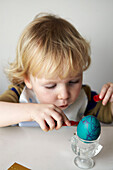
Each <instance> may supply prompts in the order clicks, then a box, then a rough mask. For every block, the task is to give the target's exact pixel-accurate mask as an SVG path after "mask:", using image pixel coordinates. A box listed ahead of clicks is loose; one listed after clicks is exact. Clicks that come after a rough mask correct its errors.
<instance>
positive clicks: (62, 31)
mask: <svg viewBox="0 0 113 170" xmlns="http://www.w3.org/2000/svg"><path fill="white" fill-rule="evenodd" d="M90 61H91V59H90V45H89V43H88V42H87V41H86V40H85V39H84V38H83V37H82V36H81V35H80V34H79V32H78V31H77V30H76V29H75V27H74V26H73V25H72V24H71V23H69V22H68V21H66V20H65V19H63V18H60V17H58V16H55V15H51V14H46V15H41V16H40V15H38V16H36V17H35V19H34V20H33V21H32V22H30V23H29V24H28V26H27V27H26V28H25V29H24V31H23V33H22V34H21V36H20V39H19V41H18V44H17V50H16V59H15V61H14V62H13V63H11V64H10V68H9V69H8V72H7V73H8V77H9V80H10V81H11V82H12V83H14V84H15V83H16V84H18V83H22V82H24V78H25V76H29V75H30V74H32V75H33V76H34V77H35V76H36V77H38V78H41V77H45V78H47V79H48V78H53V77H54V78H55V77H60V78H61V79H63V78H66V77H68V76H75V75H76V74H77V73H78V72H80V71H84V70H86V69H87V68H88V67H89V65H90Z"/></svg>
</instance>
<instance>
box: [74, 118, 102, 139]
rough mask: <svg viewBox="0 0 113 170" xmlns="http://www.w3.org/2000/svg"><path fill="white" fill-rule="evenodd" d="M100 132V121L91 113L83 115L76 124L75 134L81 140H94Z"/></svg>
mask: <svg viewBox="0 0 113 170" xmlns="http://www.w3.org/2000/svg"><path fill="white" fill-rule="evenodd" d="M100 132H101V126H100V122H99V121H98V119H97V118H96V117H94V116H92V115H89V116H85V117H83V118H82V119H81V120H80V122H79V124H78V126H77V135H78V137H79V138H81V139H83V140H87V141H92V140H96V139H97V138H98V137H99V135H100Z"/></svg>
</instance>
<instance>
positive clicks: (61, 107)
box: [59, 104, 68, 109]
mask: <svg viewBox="0 0 113 170" xmlns="http://www.w3.org/2000/svg"><path fill="white" fill-rule="evenodd" d="M67 107H68V104H66V105H61V106H59V108H60V109H66V108H67Z"/></svg>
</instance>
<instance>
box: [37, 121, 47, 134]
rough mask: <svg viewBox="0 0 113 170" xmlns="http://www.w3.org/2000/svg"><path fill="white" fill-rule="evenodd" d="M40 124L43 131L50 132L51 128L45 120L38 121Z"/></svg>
mask: <svg viewBox="0 0 113 170" xmlns="http://www.w3.org/2000/svg"><path fill="white" fill-rule="evenodd" d="M38 123H39V125H40V127H41V129H42V130H43V131H45V132H48V131H49V126H48V125H47V123H46V121H45V120H41V121H38Z"/></svg>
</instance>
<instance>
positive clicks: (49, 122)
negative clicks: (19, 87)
mask: <svg viewBox="0 0 113 170" xmlns="http://www.w3.org/2000/svg"><path fill="white" fill-rule="evenodd" d="M23 121H36V122H37V123H39V125H40V127H41V128H42V130H44V131H48V130H53V129H54V128H56V129H59V128H61V126H62V124H63V122H64V123H65V124H66V125H68V126H70V125H71V124H70V122H69V120H68V118H67V117H66V116H65V114H64V113H63V111H62V110H60V109H59V108H58V107H56V106H55V105H52V104H34V103H9V102H0V127H4V126H9V125H13V124H17V123H19V122H23ZM55 121H56V122H57V125H56V123H55Z"/></svg>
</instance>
